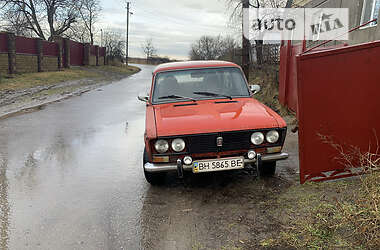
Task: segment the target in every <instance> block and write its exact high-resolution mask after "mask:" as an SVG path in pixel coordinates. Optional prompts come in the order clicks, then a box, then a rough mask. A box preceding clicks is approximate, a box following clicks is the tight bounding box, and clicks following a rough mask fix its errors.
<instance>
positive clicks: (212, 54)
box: [189, 35, 237, 60]
mask: <svg viewBox="0 0 380 250" xmlns="http://www.w3.org/2000/svg"><path fill="white" fill-rule="evenodd" d="M236 47H237V46H236V42H235V40H234V39H232V38H231V37H225V38H223V37H222V36H220V35H219V36H216V37H213V36H202V37H201V38H200V39H199V40H197V41H195V42H194V43H193V44H192V45H191V49H190V53H189V55H190V59H191V60H217V59H222V58H225V57H226V56H228V55H230V54H231V53H233V51H234V49H235V48H236Z"/></svg>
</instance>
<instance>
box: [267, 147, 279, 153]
mask: <svg viewBox="0 0 380 250" xmlns="http://www.w3.org/2000/svg"><path fill="white" fill-rule="evenodd" d="M281 150H282V147H272V148H267V153H268V154H273V153H280V152H281Z"/></svg>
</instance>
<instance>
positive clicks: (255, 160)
mask: <svg viewBox="0 0 380 250" xmlns="http://www.w3.org/2000/svg"><path fill="white" fill-rule="evenodd" d="M259 90H260V87H259V86H258V85H253V86H252V87H251V88H249V86H248V84H247V80H246V78H245V76H244V74H243V72H242V69H241V68H240V67H239V66H238V65H236V64H234V63H230V62H224V61H194V62H176V63H167V64H161V65H159V66H158V67H156V69H155V70H154V72H153V81H152V87H151V92H150V95H149V96H139V98H138V99H139V100H141V101H144V102H146V123H145V126H146V128H145V135H144V139H145V149H144V160H143V164H144V173H145V178H146V180H147V181H148V182H149V183H151V184H153V185H155V184H160V183H162V182H163V180H164V179H165V175H166V173H167V172H170V171H176V172H177V173H178V176H179V177H182V176H183V171H192V172H193V173H194V174H200V173H204V172H212V171H227V170H236V169H243V168H254V169H256V170H257V171H258V173H260V174H263V175H273V174H274V173H275V170H276V161H278V160H283V159H286V158H288V154H286V153H283V152H282V147H283V144H284V141H285V136H286V129H287V127H286V123H285V121H284V120H283V119H282V118H281V117H280V116H279V115H278V114H277V113H275V112H274V111H273V110H271V109H270V108H268V107H267V106H265V105H264V104H262V103H260V102H259V101H257V100H256V99H254V98H253V95H254V94H255V93H256V92H257V91H259Z"/></svg>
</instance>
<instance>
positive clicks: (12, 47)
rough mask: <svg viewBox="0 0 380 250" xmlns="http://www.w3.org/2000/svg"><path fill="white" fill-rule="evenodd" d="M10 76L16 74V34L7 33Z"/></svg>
mask: <svg viewBox="0 0 380 250" xmlns="http://www.w3.org/2000/svg"><path fill="white" fill-rule="evenodd" d="M7 40H8V67H9V74H11V75H12V74H14V73H16V38H15V34H13V33H7Z"/></svg>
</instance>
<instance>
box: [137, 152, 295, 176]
mask: <svg viewBox="0 0 380 250" xmlns="http://www.w3.org/2000/svg"><path fill="white" fill-rule="evenodd" d="M288 157H289V155H288V154H287V153H277V154H267V155H262V156H261V161H280V160H285V159H287V158H288ZM254 162H256V159H253V160H249V159H244V164H248V163H254ZM182 168H183V170H190V171H191V170H192V168H193V165H185V164H183V165H182ZM144 169H145V171H147V172H150V173H156V172H170V171H177V169H178V166H177V163H159V164H155V163H150V162H147V163H145V165H144Z"/></svg>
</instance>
